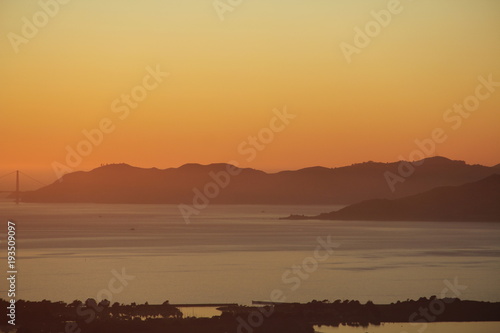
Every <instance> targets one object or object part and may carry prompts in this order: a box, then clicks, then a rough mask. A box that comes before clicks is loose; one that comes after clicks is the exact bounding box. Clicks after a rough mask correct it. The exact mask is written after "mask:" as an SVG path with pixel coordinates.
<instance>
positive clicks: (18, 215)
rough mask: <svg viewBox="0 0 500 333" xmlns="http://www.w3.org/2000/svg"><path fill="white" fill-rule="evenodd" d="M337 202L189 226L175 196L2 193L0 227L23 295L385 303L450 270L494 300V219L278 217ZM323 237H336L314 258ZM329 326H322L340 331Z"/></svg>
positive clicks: (430, 285) (499, 266)
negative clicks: (16, 201) (15, 198)
mask: <svg viewBox="0 0 500 333" xmlns="http://www.w3.org/2000/svg"><path fill="white" fill-rule="evenodd" d="M337 208H338V207H335V206H303V207H296V206H254V205H244V206H225V205H213V206H210V207H208V208H207V209H206V210H204V211H202V212H201V213H200V215H199V216H196V217H193V218H192V219H191V223H190V224H185V223H184V220H183V218H182V216H181V215H180V214H179V211H178V208H177V206H175V205H101V204H43V205H42V204H22V205H19V206H15V205H13V204H11V203H5V202H3V203H0V219H1V221H2V222H1V224H0V225H3V226H4V227H2V228H3V230H0V233H1V234H2V239H5V232H6V222H7V220H8V219H11V220H14V221H15V222H16V223H17V242H18V253H17V255H18V271H19V275H18V290H19V294H18V296H19V298H23V299H30V300H42V299H50V300H63V301H68V302H69V301H72V300H74V299H80V300H84V299H86V298H89V297H93V298H99V297H104V296H105V297H106V298H108V299H111V301H112V302H115V301H118V302H137V303H144V302H146V301H147V302H149V303H151V304H154V303H163V302H164V301H165V300H169V301H170V302H171V303H214V302H216V303H226V302H236V303H241V304H250V303H251V301H252V300H268V299H269V298H270V293H271V291H273V290H274V289H279V290H281V291H282V292H283V294H284V296H285V298H286V299H285V300H286V301H300V302H307V301H310V300H312V299H318V300H323V299H329V300H335V299H357V300H359V301H361V302H366V301H368V300H372V301H374V302H376V303H377V302H378V303H389V302H394V301H397V300H406V299H408V298H409V299H416V298H419V297H421V296H427V297H429V296H431V295H440V293H441V292H442V291H443V289H444V288H445V282H444V281H445V280H448V281H454V280H455V279H456V281H455V282H456V283H458V284H460V285H462V286H464V288H465V287H466V289H465V290H462V291H461V292H460V295H459V296H460V298H462V299H472V300H483V301H500V284H499V277H500V224H493V223H437V222H365V221H353V222H352V221H351V222H348V221H335V222H334V221H280V220H278V219H277V218H278V217H280V216H287V215H288V214H290V213H294V214H317V213H320V212H327V211H331V210H333V209H337ZM328 236H329V237H331V239H332V240H333V241H335V242H336V243H338V244H339V246H338V248H335V250H334V252H333V253H332V254H331V255H329V256H328V257H327V258H326V259H325V260H323V261H322V262H319V263H318V265H314V261H311V259H312V258H311V257H313V256H314V251H315V249H316V247H317V246H318V240H317V238H318V237H322V238H323V239H326V238H327V237H328ZM0 246H2V257H3V258H5V253H6V250H5V242H2V243H1V244H0ZM321 254H322V255H325V254H326V252H325V251H323V252H321ZM308 257H309V259H307V258H308ZM303 264H304V265H305V266H304V267H302V265H303ZM294 266H295V267H296V268H295V271H294V268H293V267H294ZM297 267H298V270H299V271H300V272H299V271H297ZM122 273H124V274H125V276H127V278H125V279H123V278H122V279H121V280H119V279H117V278H116V276H117V275H121V274H122ZM299 273H300V275H299ZM119 281H122V282H119ZM110 283H112V285H111V287H110ZM113 283H114V284H113ZM119 283H121V284H119ZM1 286H2V290H5V287H6V284H5V283H2V285H1ZM118 287H120V288H118ZM121 287H123V288H121ZM111 291H113V292H111ZM445 296H450V297H451V296H455V295H454V294H451V293H450V292H448V293H446V294H445ZM331 329H332V330H333V331H328V330H327V331H325V330H323V329H322V330H320V331H321V332H343V331H342V329H344V328H342V327H341V328H331ZM347 329H352V328H347ZM376 329H377V328H373V330H368V331H366V332H372V331H373V332H378V331H377V330H376ZM497 331H498V330H497ZM356 332H357V331H356ZM360 332H361V331H360ZM408 332H410V331H409V330H408ZM427 332H431V331H430V330H429V331H427ZM485 332H486V331H485Z"/></svg>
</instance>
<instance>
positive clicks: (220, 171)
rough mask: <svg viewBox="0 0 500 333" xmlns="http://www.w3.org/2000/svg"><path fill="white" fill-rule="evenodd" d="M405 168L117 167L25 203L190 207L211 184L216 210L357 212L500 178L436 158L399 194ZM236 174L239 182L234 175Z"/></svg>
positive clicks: (82, 174)
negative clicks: (265, 207)
mask: <svg viewBox="0 0 500 333" xmlns="http://www.w3.org/2000/svg"><path fill="white" fill-rule="evenodd" d="M400 163H402V162H401V161H399V162H391V163H381V162H372V161H369V162H364V163H356V164H353V165H350V166H342V167H336V168H327V167H322V166H313V167H306V168H302V169H298V170H284V171H279V172H275V173H267V172H264V171H261V170H257V169H252V168H238V167H236V166H234V165H230V164H226V163H214V164H208V165H202V164H197V163H188V164H184V165H182V166H180V167H177V168H167V169H158V168H139V167H134V166H131V165H128V164H124V163H123V164H110V165H103V166H101V167H98V168H96V169H93V170H90V171H77V172H73V173H70V174H66V175H64V176H63V177H62V179H61V180H60V181H56V182H54V183H52V184H50V185H48V186H45V187H43V188H40V189H38V190H36V191H29V192H24V193H22V200H23V201H25V202H95V203H168V204H180V203H184V204H190V203H191V202H193V197H194V195H195V189H198V190H199V191H201V192H204V189H205V187H206V186H207V184H212V185H213V184H216V185H218V186H219V187H220V188H219V191H217V192H218V193H217V195H216V196H214V197H213V198H211V199H210V202H211V203H217V204H352V203H356V202H361V201H364V200H368V199H374V198H379V199H384V198H386V199H395V198H401V197H404V196H407V195H412V194H416V193H420V192H424V191H426V190H429V189H431V188H434V187H438V186H447V185H461V184H464V183H467V182H471V181H476V180H479V179H482V178H485V177H487V176H489V175H491V174H493V173H497V172H498V169H496V168H495V167H487V166H482V165H469V164H466V163H465V162H464V161H454V160H450V159H447V158H444V157H430V158H427V159H424V160H421V161H416V162H404V163H406V165H413V164H412V163H414V165H415V167H414V172H413V173H412V174H411V175H410V176H408V177H405V178H404V179H403V181H401V182H399V183H397V184H396V185H395V191H391V188H390V186H389V185H388V183H387V179H386V177H385V174H386V173H388V172H389V173H392V174H395V175H398V174H399V173H400V170H398V168H400V167H401V166H400V165H401V164H400ZM417 164H419V165H418V166H417ZM228 170H229V171H232V172H234V174H236V173H237V174H238V175H229V174H228ZM214 177H215V178H217V177H219V179H215V178H214ZM228 177H229V178H228ZM226 178H228V179H226ZM225 182H227V184H225ZM218 183H220V184H218ZM223 185H224V186H223Z"/></svg>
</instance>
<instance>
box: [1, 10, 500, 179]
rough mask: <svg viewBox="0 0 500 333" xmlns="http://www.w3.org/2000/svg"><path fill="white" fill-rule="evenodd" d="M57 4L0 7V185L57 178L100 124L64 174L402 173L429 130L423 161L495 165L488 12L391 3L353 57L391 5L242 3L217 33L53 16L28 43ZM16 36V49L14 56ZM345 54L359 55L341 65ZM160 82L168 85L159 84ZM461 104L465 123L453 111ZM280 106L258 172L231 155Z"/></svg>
mask: <svg viewBox="0 0 500 333" xmlns="http://www.w3.org/2000/svg"><path fill="white" fill-rule="evenodd" d="M55 1H56V0H46V1H42V2H38V1H31V2H23V3H19V2H17V1H13V0H8V1H4V2H3V3H2V5H0V6H1V9H2V10H1V11H0V20H1V22H2V23H1V25H0V32H1V34H2V35H3V36H4V38H3V39H2V40H1V42H0V59H1V63H0V72H1V73H2V79H3V80H2V81H1V83H0V85H1V86H0V88H1V89H0V91H1V92H0V103H1V105H0V109H1V110H2V122H0V133H1V137H2V139H3V140H1V143H0V152H1V154H2V160H1V163H0V170H6V171H9V170H15V169H28V170H38V171H37V172H39V173H40V174H41V175H45V176H44V177H45V179H51V178H52V179H55V177H56V176H55V173H54V170H53V164H54V162H58V163H62V164H67V163H66V162H65V159H66V155H67V151H66V149H67V147H68V146H69V147H72V148H73V149H76V147H77V145H78V144H79V143H80V142H81V141H82V140H88V138H87V137H86V136H85V135H84V134H83V133H82V131H84V130H87V131H92V130H93V129H96V128H99V127H100V124H101V121H102V120H103V119H109V120H110V122H111V123H108V126H114V129H113V130H112V131H110V132H109V133H104V135H103V139H102V142H100V143H99V144H97V145H93V147H92V149H91V153H90V154H88V156H82V159H81V162H80V163H76V164H75V167H71V169H73V170H89V169H93V168H95V167H97V166H99V165H100V164H101V163H120V162H124V163H127V164H130V165H134V166H138V167H157V168H161V169H164V168H168V167H178V166H180V165H183V164H186V163H200V164H211V163H226V162H230V161H232V160H236V161H238V162H240V163H239V164H240V166H241V167H252V168H255V169H261V170H266V171H278V170H290V169H300V168H304V167H309V166H315V165H320V166H325V167H338V166H344V165H350V164H353V163H361V162H365V161H369V160H372V161H376V162H394V161H397V160H399V159H400V156H402V157H403V158H405V159H411V157H410V155H411V154H412V152H413V151H415V149H418V145H417V144H416V143H415V140H420V141H422V140H426V139H429V138H432V132H433V131H434V130H435V129H436V128H442V129H443V130H444V135H446V137H447V138H446V139H445V140H444V141H443V142H441V143H437V144H436V149H435V151H434V152H433V153H432V154H427V155H425V157H428V156H434V155H440V156H444V157H447V158H450V159H456V160H464V161H466V162H467V163H469V164H482V165H489V166H491V165H496V164H498V163H500V151H499V150H498V148H497V145H498V144H499V143H500V131H498V124H499V123H500V112H498V107H499V106H500V87H496V86H495V85H494V84H493V85H492V84H490V86H488V85H485V84H484V82H483V81H484V80H486V81H487V80H488V78H491V82H499V81H500V63H499V61H498V59H500V43H499V41H500V20H499V17H500V16H499V15H500V3H498V2H496V1H493V0H479V1H475V2H470V1H465V0H462V1H452V0H442V1H438V2H436V1H429V0H427V1H426V0H421V1H413V2H411V1H405V0H401V1H400V3H399V7H397V8H398V9H397V10H396V9H395V12H396V11H397V12H398V13H397V14H392V16H391V17H390V19H388V20H389V21H390V22H389V21H387V22H388V23H387V26H383V24H381V23H379V25H380V31H379V32H378V33H373V36H372V37H370V36H368V37H369V38H368V39H369V42H367V43H368V45H367V46H363V45H362V46H360V45H356V30H355V28H356V27H358V28H360V29H364V28H365V26H366V25H367V24H368V23H369V22H376V19H375V16H376V15H375V16H374V14H373V11H375V13H381V11H383V10H388V8H389V6H390V5H389V4H390V3H392V4H393V5H394V4H395V2H394V1H392V2H391V1H370V2H368V3H367V2H352V1H348V0H342V1H336V2H328V1H321V2H317V3H315V4H311V3H307V2H304V1H298V0H294V1H289V2H287V3H286V4H283V3H280V2H279V1H277V0H271V1H266V2H265V3H256V2H251V1H242V3H241V4H240V5H239V6H237V7H234V8H233V10H232V11H227V12H225V13H224V14H223V17H224V20H221V19H220V15H219V14H220V13H218V12H217V10H215V9H214V7H213V6H212V1H206V2H198V1H183V2H181V3H178V2H173V1H158V0H149V1H145V2H141V3H133V2H126V3H123V2H118V1H109V2H106V3H100V2H98V1H96V0H89V1H84V2H82V1H67V3H64V1H61V3H59V2H57V3H58V4H59V5H58V7H59V8H58V9H57V11H55V9H54V8H52V10H54V11H53V14H54V15H53V17H49V15H48V14H47V15H48V17H49V19H48V21H47V24H45V25H43V24H42V26H40V27H38V28H37V30H38V31H37V33H36V34H35V36H34V37H32V38H26V36H23V25H24V24H26V23H25V21H23V17H25V18H27V20H28V21H33V16H34V15H36V13H38V12H40V11H42V10H43V8H42V7H41V5H40V3H52V4H53V3H55ZM394 8H396V7H394ZM45 11H46V12H47V10H45ZM49 14H50V13H49ZM377 15H378V14H377ZM379 16H380V15H379ZM40 17H41V16H40ZM382 19H383V18H382ZM25 29H26V28H25ZM28 30H29V29H28ZM25 32H26V31H25ZM12 33H14V34H16V35H17V36H21V37H23V38H25V39H26V40H27V42H23V43H20V44H18V45H17V48H18V49H17V51H18V52H16V47H13V44H12V36H13V35H12ZM9 34H10V35H9ZM9 36H10V37H9ZM358 39H359V37H358ZM361 39H363V37H361ZM365 39H366V37H365ZM342 43H348V44H350V45H353V46H354V47H356V48H357V49H358V51H359V53H354V54H352V57H351V59H350V60H352V61H351V62H350V63H349V62H348V61H346V56H345V54H343V52H342V49H341V47H340V46H341V45H342ZM158 68H159V71H160V72H162V73H166V72H168V73H169V75H168V76H166V75H165V76H161V75H160V77H156V79H158V80H156V81H155V75H154V74H152V72H155V70H156V69H158ZM147 75H149V79H146V80H145V78H146V76H147ZM158 75H159V74H158V71H157V76H158ZM481 78H482V79H483V81H481ZM160 80H161V81H160ZM480 85H482V88H480V95H479V96H480V97H481V98H479V97H477V89H478V88H477V87H478V86H480ZM138 86H142V87H144V89H142V90H141V89H139V88H136V87H138ZM153 86H154V87H153ZM150 88H151V89H150ZM488 88H492V89H493V90H492V91H490V90H488ZM134 89H136V91H135V92H136V95H137V94H139V93H141V94H142V93H143V92H144V91H146V94H147V96H146V97H145V98H144V100H142V101H140V102H138V101H136V102H138V105H137V107H136V108H133V107H131V104H127V102H125V101H124V100H123V99H122V98H123V96H124V95H126V94H131V93H132V91H134ZM487 93H489V96H487V97H485V96H486V94H487ZM137 96H141V95H137ZM470 96H473V97H474V96H476V99H477V100H478V101H479V104H478V105H477V108H475V111H461V112H463V115H466V116H462V115H460V114H459V113H458V111H453V108H454V105H455V104H462V103H467V102H470V103H472V102H474V101H472V99H470V98H469V97H470ZM482 97H485V98H482ZM468 98H469V99H468ZM467 99H468V100H467ZM117 100H118V102H116V103H115V101H117ZM471 101H472V102H471ZM132 102H133V101H132ZM120 107H121V109H120V110H118V108H120ZM124 107H128V108H129V110H128V111H125V109H124ZM285 107H286V110H287V111H288V112H289V113H290V114H293V115H295V116H296V118H293V119H290V121H289V124H285V125H286V126H285V128H284V129H283V130H280V131H274V130H273V138H272V140H270V141H269V143H265V144H264V148H263V149H262V150H259V149H257V148H255V149H256V155H255V157H254V158H252V159H250V158H249V157H250V153H249V152H248V150H247V153H243V154H242V153H241V151H242V150H244V149H245V148H248V146H246V147H243V148H241V145H242V144H243V143H244V142H248V141H249V140H250V139H249V137H252V136H257V137H258V134H259V133H260V132H261V131H262V130H263V129H265V128H271V127H270V126H271V123H270V122H271V121H272V119H273V117H276V113H275V110H283V109H284V108H285ZM469 107H472V106H470V105H469ZM449 109H451V110H452V111H447V110H449ZM450 112H452V113H450ZM125 114H126V116H125ZM120 117H122V118H123V119H121V118H120ZM457 117H459V118H457ZM459 122H460V123H459ZM454 127H456V128H454ZM276 128H278V127H276ZM279 128H281V127H279ZM267 134H269V132H267ZM97 141H99V140H97ZM260 144H261V145H262V144H263V143H262V142H260ZM1 172H3V171H1Z"/></svg>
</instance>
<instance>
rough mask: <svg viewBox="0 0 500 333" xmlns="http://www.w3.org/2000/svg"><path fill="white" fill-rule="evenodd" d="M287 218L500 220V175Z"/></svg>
mask: <svg viewBox="0 0 500 333" xmlns="http://www.w3.org/2000/svg"><path fill="white" fill-rule="evenodd" d="M286 219H320V220H374V221H379V220H384V221H478V222H480V221H483V222H500V174H495V175H491V176H489V177H487V178H485V179H482V180H480V181H477V182H472V183H468V184H465V185H461V186H443V187H438V188H435V189H432V190H429V191H426V192H424V193H421V194H416V195H412V196H408V197H404V198H401V199H395V200H387V199H375V200H367V201H363V202H360V203H357V204H353V205H350V206H347V207H345V208H342V209H340V210H338V211H334V212H330V213H324V214H320V215H318V216H314V217H306V216H294V215H291V216H290V217H288V218H286Z"/></svg>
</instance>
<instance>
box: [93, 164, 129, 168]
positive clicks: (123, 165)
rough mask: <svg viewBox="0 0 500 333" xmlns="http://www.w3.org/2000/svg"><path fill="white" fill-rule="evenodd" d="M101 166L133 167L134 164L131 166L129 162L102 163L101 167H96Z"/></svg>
mask: <svg viewBox="0 0 500 333" xmlns="http://www.w3.org/2000/svg"><path fill="white" fill-rule="evenodd" d="M100 168H133V166H131V165H130V164H127V163H109V164H108V163H105V164H104V163H103V164H101V165H100V166H99V167H97V168H96V169H100Z"/></svg>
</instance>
